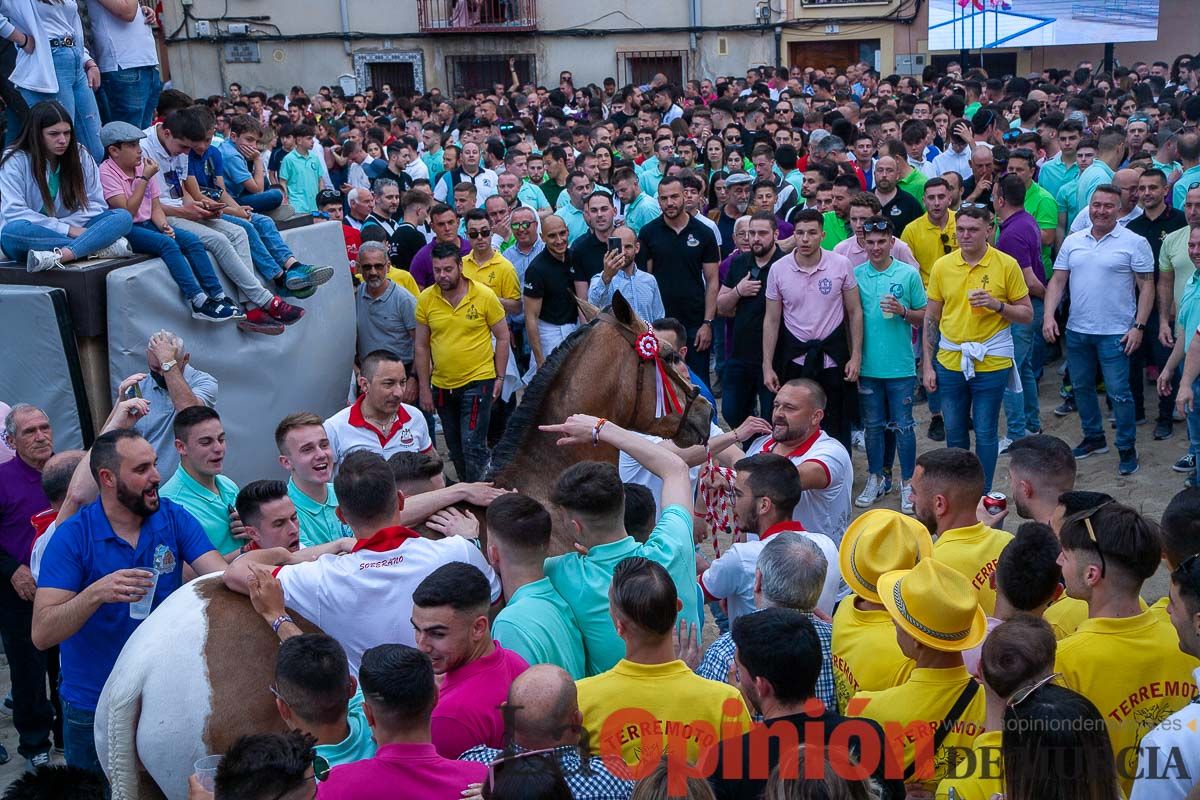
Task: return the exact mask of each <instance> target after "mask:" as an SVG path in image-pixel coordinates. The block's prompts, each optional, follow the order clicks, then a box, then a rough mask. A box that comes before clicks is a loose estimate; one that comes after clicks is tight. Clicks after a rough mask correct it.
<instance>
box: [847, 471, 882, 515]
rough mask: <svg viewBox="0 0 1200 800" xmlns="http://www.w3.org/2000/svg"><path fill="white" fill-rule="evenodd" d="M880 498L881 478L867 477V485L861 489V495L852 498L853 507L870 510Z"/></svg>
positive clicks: (880, 476) (876, 476)
mask: <svg viewBox="0 0 1200 800" xmlns="http://www.w3.org/2000/svg"><path fill="white" fill-rule="evenodd" d="M881 497H883V476H882V475H868V476H867V485H866V486H864V487H863V490H862V494H860V495H859V496H858V497H856V498H854V505H856V506H858V507H859V508H870V507H871V506H872V505H874V504H875V503H876V502H878V501H879V498H881Z"/></svg>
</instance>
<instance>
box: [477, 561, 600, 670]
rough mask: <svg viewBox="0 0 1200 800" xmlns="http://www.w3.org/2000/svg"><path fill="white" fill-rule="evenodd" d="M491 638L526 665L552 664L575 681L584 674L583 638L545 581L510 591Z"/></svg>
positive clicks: (548, 582) (494, 625)
mask: <svg viewBox="0 0 1200 800" xmlns="http://www.w3.org/2000/svg"><path fill="white" fill-rule="evenodd" d="M492 638H494V639H495V640H496V641H497V642H499V643H500V645H501V646H502V647H504V648H505V649H506V650H512V651H513V652H514V653H516V654H517V655H519V656H521V658H523V659H525V660H526V661H527V662H529V663H530V664H556V665H558V666H560V667H562V668H563V669H565V670H566V671H567V672H568V673H570V675H571V677H572V678H573V679H575V680H579V679H580V678H582V677H584V676H585V674H586V673H585V666H584V657H583V636H582V634H580V632H579V628H578V627H576V626H575V621H574V620H573V619H572V618H571V607H570V606H569V605H567V601H566V600H564V599H563V598H562V595H560V594H559V593H558V592H557V591H556V590H555V588H554V586H553V585H552V584H551V583H550V580H549V579H548V578H542V579H541V580H540V581H534V582H533V583H527V584H525V585H524V586H522V587H521V588H520V589H517V590H516V591H515V592H513V596H512V597H510V598H509V600H508V603H507V604H506V605H505V606H504V609H503V610H502V611H501V612H500V613H499V614H497V615H496V619H495V621H494V622H492Z"/></svg>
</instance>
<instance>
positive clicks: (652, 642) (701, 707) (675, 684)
mask: <svg viewBox="0 0 1200 800" xmlns="http://www.w3.org/2000/svg"><path fill="white" fill-rule="evenodd" d="M608 601H609V609H610V611H611V613H612V618H613V622H614V623H615V625H616V628H617V635H618V636H620V637H621V639H622V640H624V642H625V657H624V658H623V659H621V660H620V661H618V662H617V663H616V665H615V666H614V667H613V668H612V669H610V670H608V671H607V672H602V673H600V674H599V675H596V676H594V677H591V678H584V679H583V680H581V681H579V682H578V684H577V686H578V687H579V710H580V711H582V712H583V724H584V726H585V727H586V728H587V732H588V743H589V745H590V747H591V751H592V753H594V754H599V755H603V756H605V757H606V758H611V757H612V756H618V755H619V756H620V757H621V758H623V759H624V760H625V763H626V764H628V765H629V766H631V767H633V768H634V774H635V775H637V776H641V775H645V774H649V773H650V772H651V771H653V769H654V767H655V766H657V764H658V762H659V760H660V758H661V756H662V754H663V753H665V752H668V751H670V750H671V749H672V748H675V749H676V750H677V749H678V748H679V747H680V746H681V745H682V746H685V747H686V748H687V760H688V761H690V762H693V763H694V762H695V761H696V758H697V757H698V756H699V755H700V753H701V752H703V751H705V750H708V749H709V748H712V747H716V746H717V744H718V742H719V741H720V740H721V738H722V737H723V736H726V735H728V734H731V733H734V732H736V734H737V735H741V734H742V733H744V732H745V731H746V730H748V729H749V726H750V712H749V711H748V710H747V708H746V703H745V701H744V700H743V699H742V696H741V693H740V692H739V691H738V690H737V688H735V687H733V686H729V685H728V684H724V683H718V682H717V681H710V680H707V679H706V678H701V677H700V676H699V675H697V674H695V673H694V672H692V670H691V669H690V668H689V667H688V665H687V664H685V663H684V662H683V661H680V660H679V659H678V658H676V657H675V645H674V641H673V639H674V637H673V635H672V634H673V633H674V631H675V619H676V616H677V615H678V609H679V595H678V593H677V592H676V590H675V583H674V582H673V581H672V580H671V576H670V574H668V572H667V570H666V569H665V568H664V567H663V566H662V565H660V564H658V563H656V562H654V561H651V560H649V559H647V558H642V557H641V556H632V557H630V558H627V559H625V560H624V561H622V562H620V563H619V564H617V566H616V569H614V570H613V576H612V585H611V587H610V588H609V592H608ZM675 757H676V758H680V757H681V756H679V755H678V754H676V755H675Z"/></svg>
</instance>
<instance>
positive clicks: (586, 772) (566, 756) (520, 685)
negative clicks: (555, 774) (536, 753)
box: [458, 664, 634, 800]
mask: <svg viewBox="0 0 1200 800" xmlns="http://www.w3.org/2000/svg"><path fill="white" fill-rule="evenodd" d="M505 727H506V728H507V729H508V732H509V733H511V734H512V741H513V744H512V749H513V751H515V752H517V753H525V752H529V751H530V750H553V751H554V757H555V758H556V759H558V764H559V767H560V768H561V770H562V774H563V777H564V778H566V780H567V786H568V787H570V789H571V796H572V797H574V798H575V800H600V799H601V798H609V797H628V796H629V794H630V793H631V792H632V791H633V784H634V782H633V781H630V780H623V779H621V778H618V777H616V776H614V775H613V774H612V773H611V772H609V770H608V767H606V766H605V765H604V759H602V758H601V757H600V756H590V757H588V760H587V764H586V766H585V765H584V763H583V759H582V758H581V757H580V752H581V751H582V752H585V753H586V752H587V743H586V742H582V741H581V739H582V737H583V733H584V727H583V714H582V713H580V711H579V696H578V694H577V692H576V690H575V681H573V680H571V676H570V675H568V674H567V672H566V670H564V669H562V668H561V667H557V666H554V665H553V664H537V665H535V666H532V667H530V668H529V669H527V670H525V671H524V672H522V673H521V674H520V675H518V676H517V677H516V678H515V679H514V680H513V682H512V685H511V686H510V687H509V689H508V702H507V704H506V705H505ZM503 755H505V753H504V751H502V750H497V749H495V748H491V747H486V746H482V745H481V746H479V747H473V748H471V749H470V750H468V751H467V752H465V753H463V754H462V755H461V756H459V757H458V758H459V760H460V761H478V762H480V763H482V764H490V763H492V762H493V761H495V760H496V759H497V758H499V757H501V756H503Z"/></svg>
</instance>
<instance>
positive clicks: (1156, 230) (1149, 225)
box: [1125, 206, 1187, 275]
mask: <svg viewBox="0 0 1200 800" xmlns="http://www.w3.org/2000/svg"><path fill="white" fill-rule="evenodd" d="M1125 227H1126V228H1128V229H1129V230H1131V231H1133V232H1134V233H1136V234H1137V235H1138V236H1141V237H1142V238H1143V239H1145V240H1146V241H1147V242H1149V243H1150V250H1151V251H1153V253H1154V274H1155V275H1157V274H1158V252H1159V251H1160V250H1161V249H1162V243H1163V239H1165V238H1167V234H1169V233H1173V232H1175V231H1177V230H1179V229H1180V228H1184V227H1187V217H1185V216H1184V214H1183V212H1182V211H1180V210H1179V209H1178V208H1171V207H1170V206H1165V207H1164V210H1163V212H1162V213H1161V214H1159V215H1158V219H1149V218H1148V217H1147V216H1146V215H1145V214H1142V215H1141V216H1140V217H1138V218H1137V219H1135V220H1131V221H1130V222H1129V224H1128V225H1126V226H1125Z"/></svg>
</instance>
